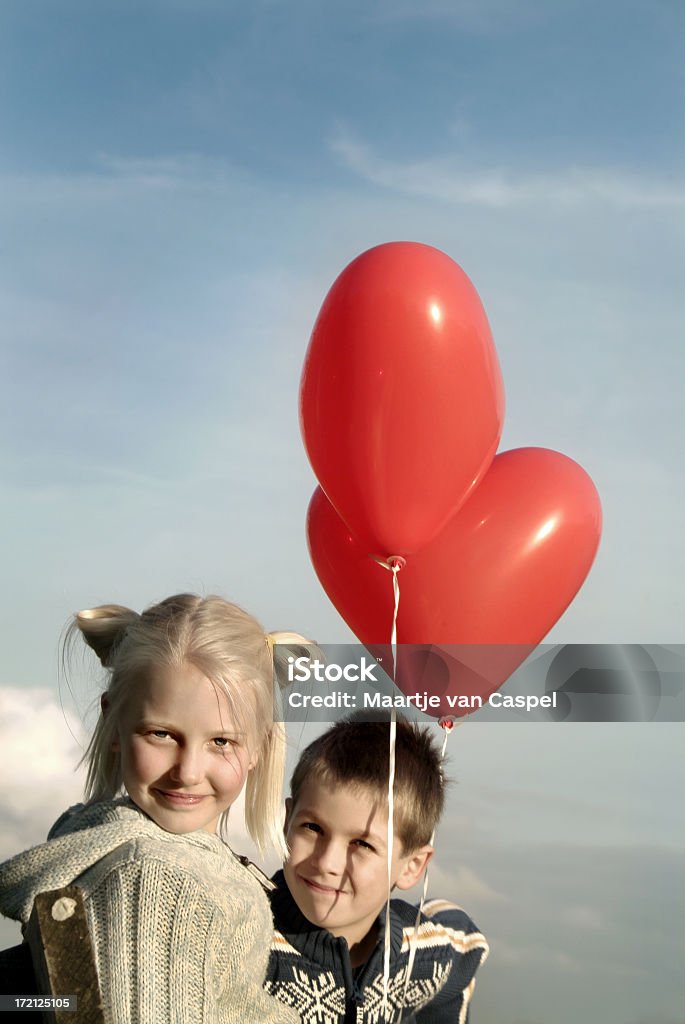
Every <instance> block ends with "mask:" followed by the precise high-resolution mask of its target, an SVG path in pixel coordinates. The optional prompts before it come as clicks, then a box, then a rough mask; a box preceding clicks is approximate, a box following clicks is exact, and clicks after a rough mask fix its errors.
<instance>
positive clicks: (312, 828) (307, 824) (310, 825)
mask: <svg viewBox="0 0 685 1024" xmlns="http://www.w3.org/2000/svg"><path fill="white" fill-rule="evenodd" d="M300 827H301V828H304V829H307V831H309V832H320V831H321V826H320V825H317V824H316V822H314V821H303V822H302V825H301V826H300Z"/></svg>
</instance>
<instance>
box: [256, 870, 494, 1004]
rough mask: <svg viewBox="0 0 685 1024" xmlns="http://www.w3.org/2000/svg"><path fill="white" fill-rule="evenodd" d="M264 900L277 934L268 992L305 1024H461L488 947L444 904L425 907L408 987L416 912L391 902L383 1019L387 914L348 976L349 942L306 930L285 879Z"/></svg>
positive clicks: (318, 930)
mask: <svg viewBox="0 0 685 1024" xmlns="http://www.w3.org/2000/svg"><path fill="white" fill-rule="evenodd" d="M273 881H274V883H275V885H276V888H275V889H274V890H273V891H272V892H271V893H270V894H269V897H270V900H271V909H272V911H273V915H274V924H275V933H274V939H273V942H272V945H271V954H270V956H269V965H268V968H267V975H266V982H265V987H266V988H267V990H268V991H269V992H270V993H271V994H272V995H274V996H276V998H277V999H279V1000H280V1001H281V1002H283V1003H285V1004H286V1005H288V1006H293V1007H295V1009H296V1010H297V1011H298V1012H299V1014H300V1016H301V1017H302V1021H303V1024H392V1022H397V1021H399V1019H400V1012H401V1014H402V1024H412V1022H415V1024H448V1022H449V1024H466V1022H467V1021H468V1013H469V1003H470V1001H471V996H472V994H473V989H474V986H475V973H476V970H477V969H478V967H479V965H480V964H481V963H482V962H483V961H484V960H485V958H486V956H487V954H488V944H487V942H486V940H485V938H484V937H483V936H482V935H481V933H480V932H479V931H478V929H477V928H476V926H475V924H474V923H473V921H472V920H471V919H470V917H468V915H467V914H465V913H464V911H463V910H461V909H460V908H459V907H456V906H455V905H454V904H453V903H448V902H447V901H446V900H431V901H430V902H429V903H427V904H426V905H425V907H424V911H425V912H424V913H423V914H422V916H421V921H420V924H419V930H418V941H417V943H416V954H415V959H414V964H413V967H412V971H411V976H410V979H409V983H408V985H407V989H406V995H405V981H406V975H407V966H408V960H409V950H410V943H411V940H412V936H413V935H414V924H415V921H416V907H413V906H411V905H410V904H409V903H405V902H404V900H391V902H390V910H391V913H390V977H389V984H388V1012H387V1015H386V1014H385V1013H384V1012H383V944H384V931H385V911H383V912H382V913H381V915H380V917H379V920H378V928H379V934H378V941H377V942H376V946H375V948H374V949H373V951H372V953H371V955H370V957H369V958H368V960H367V961H366V963H365V964H363V965H362V966H361V967H360V968H358V969H357V970H353V968H352V965H351V962H350V954H349V949H348V946H347V942H346V940H345V939H344V938H338V937H336V936H334V935H331V934H330V932H328V931H326V930H325V929H324V928H318V927H317V926H316V925H313V924H311V922H310V921H308V920H307V918H306V917H304V915H303V914H302V913H301V912H300V910H299V908H298V906H297V904H296V903H295V901H294V900H293V898H292V896H291V895H290V890H289V889H288V886H287V884H286V881H285V878H284V877H283V872H282V871H279V872H278V873H277V874H275V875H274V877H273Z"/></svg>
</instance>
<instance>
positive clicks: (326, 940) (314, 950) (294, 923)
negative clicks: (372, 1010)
mask: <svg viewBox="0 0 685 1024" xmlns="http://www.w3.org/2000/svg"><path fill="white" fill-rule="evenodd" d="M272 881H273V882H274V884H275V886H276V888H275V889H274V891H273V892H271V893H270V894H269V896H270V899H271V908H272V911H273V915H274V922H275V924H276V928H277V929H278V930H279V932H281V934H282V935H283V936H284V938H285V939H287V941H288V942H289V943H290V945H291V946H294V947H295V949H297V950H298V952H300V953H302V955H303V956H305V957H307V958H308V959H310V960H313V961H315V962H316V963H318V964H321V965H323V966H325V967H330V968H332V967H335V966H336V965H337V964H339V962H340V960H341V959H342V960H343V961H345V962H347V963H349V949H348V946H347V940H346V939H345V938H343V937H342V936H336V935H331V933H330V932H329V931H327V930H326V929H325V928H319V927H318V926H317V925H315V924H312V922H311V921H309V920H308V919H307V918H306V917H305V916H304V914H303V913H302V911H301V910H300V908H299V907H298V905H297V903H296V902H295V900H294V899H293V897H292V895H291V893H290V889H289V888H288V884H287V882H286V880H285V876H284V874H283V872H282V871H277V872H276V874H275V875H274V876H273V879H272ZM392 905H393V901H392V900H391V902H390V956H391V959H393V960H394V959H395V958H396V957H397V956H399V953H400V950H401V948H402V937H403V926H402V921H401V920H400V918H399V916H398V915H397V914H396V913H395V914H393V912H392ZM377 925H378V940H377V942H376V946H375V948H374V951H373V952H372V954H371V956H370V957H369V960H368V963H369V964H370V963H371V961H372V960H373V959H374V958H375V957H382V955H383V937H384V935H385V908H383V910H382V911H381V912H380V914H379V915H378V918H377Z"/></svg>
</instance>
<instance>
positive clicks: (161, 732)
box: [150, 729, 169, 740]
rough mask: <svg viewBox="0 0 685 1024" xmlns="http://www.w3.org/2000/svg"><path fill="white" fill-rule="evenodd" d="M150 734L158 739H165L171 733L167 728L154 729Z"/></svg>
mask: <svg viewBox="0 0 685 1024" xmlns="http://www.w3.org/2000/svg"><path fill="white" fill-rule="evenodd" d="M150 735H151V736H154V737H155V739H157V740H165V739H166V738H167V736H168V735H169V733H168V732H167V730H166V729H153V730H152V732H151V733H150Z"/></svg>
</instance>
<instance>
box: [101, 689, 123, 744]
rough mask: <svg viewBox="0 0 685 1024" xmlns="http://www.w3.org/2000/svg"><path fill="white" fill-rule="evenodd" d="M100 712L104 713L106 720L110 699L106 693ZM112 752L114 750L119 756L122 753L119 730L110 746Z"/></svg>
mask: <svg viewBox="0 0 685 1024" xmlns="http://www.w3.org/2000/svg"><path fill="white" fill-rule="evenodd" d="M100 710H101V711H102V717H103V718H105V717H106V716H107V714H108V713H109V697H108V696H107V694H106V693H103V694H102V696H101V697H100ZM110 750H113V751H114V752H115V753H117V754H118V753H120V752H121V743H120V742H119V732H118V730H117V733H116V736H115V738H114V739H113V740H112V742H111V744H110Z"/></svg>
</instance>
